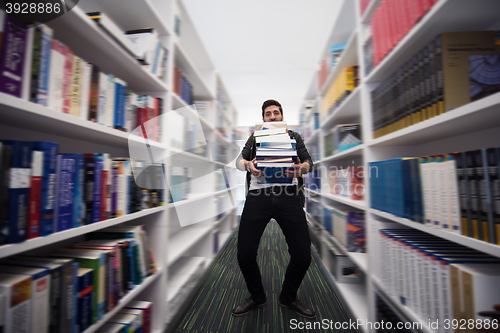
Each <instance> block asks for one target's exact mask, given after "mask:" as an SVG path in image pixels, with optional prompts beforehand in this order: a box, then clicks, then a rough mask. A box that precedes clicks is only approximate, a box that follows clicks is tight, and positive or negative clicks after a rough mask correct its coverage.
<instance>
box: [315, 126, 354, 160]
mask: <svg viewBox="0 0 500 333" xmlns="http://www.w3.org/2000/svg"><path fill="white" fill-rule="evenodd" d="M324 138H325V139H324V140H325V141H324V143H325V145H324V147H325V148H324V149H325V150H324V156H325V157H328V156H332V155H335V154H338V153H341V152H343V151H346V150H348V149H351V148H354V147H356V146H359V145H360V144H362V143H363V141H362V138H361V125H360V124H339V125H337V126H335V127H334V128H332V129H331V130H330V132H329V133H328V134H326V135H325V137H324Z"/></svg>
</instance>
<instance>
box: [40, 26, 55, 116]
mask: <svg viewBox="0 0 500 333" xmlns="http://www.w3.org/2000/svg"><path fill="white" fill-rule="evenodd" d="M39 28H40V30H41V32H42V41H41V47H40V68H39V70H38V93H37V96H36V103H38V104H41V105H43V106H48V105H49V83H50V64H51V59H50V57H51V54H52V51H51V49H52V35H53V30H52V29H51V28H50V27H48V26H47V25H45V24H42V25H40V26H39Z"/></svg>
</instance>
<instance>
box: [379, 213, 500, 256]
mask: <svg viewBox="0 0 500 333" xmlns="http://www.w3.org/2000/svg"><path fill="white" fill-rule="evenodd" d="M370 213H372V214H374V215H377V216H380V217H383V218H385V219H388V220H391V221H393V222H397V223H400V224H404V225H406V226H408V227H411V228H414V229H418V230H421V231H423V232H426V233H428V234H431V235H434V236H437V237H440V238H444V239H447V240H449V241H452V242H454V243H457V244H461V245H463V246H467V247H470V248H472V249H475V250H478V251H481V252H484V253H488V254H491V255H492V256H495V257H500V246H499V245H495V244H491V243H486V242H483V241H480V240H477V239H474V238H471V237H466V236H463V235H459V234H457V233H453V232H450V231H446V230H443V229H438V228H434V227H431V226H427V225H425V224H421V223H418V222H414V221H411V220H408V219H405V218H401V217H398V216H394V215H392V214H389V213H386V212H382V211H379V210H376V209H370Z"/></svg>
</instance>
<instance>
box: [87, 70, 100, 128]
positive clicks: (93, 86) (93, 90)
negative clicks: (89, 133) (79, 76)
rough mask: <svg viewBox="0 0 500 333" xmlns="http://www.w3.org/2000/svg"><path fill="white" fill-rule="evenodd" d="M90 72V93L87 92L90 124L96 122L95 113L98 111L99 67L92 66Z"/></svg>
mask: <svg viewBox="0 0 500 333" xmlns="http://www.w3.org/2000/svg"><path fill="white" fill-rule="evenodd" d="M91 66H92V68H91V70H90V92H89V118H88V120H90V121H92V122H94V123H95V122H97V113H98V110H99V91H100V89H99V77H100V75H99V74H100V72H99V67H97V66H96V65H94V64H92V65H91Z"/></svg>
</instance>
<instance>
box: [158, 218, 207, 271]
mask: <svg viewBox="0 0 500 333" xmlns="http://www.w3.org/2000/svg"><path fill="white" fill-rule="evenodd" d="M212 230H213V228H212V227H211V226H210V227H203V228H198V227H187V228H182V230H181V231H180V232H178V233H177V234H175V235H174V236H173V237H172V238H171V239H170V240H169V243H168V252H167V257H168V260H167V266H170V265H172V264H173V263H174V262H175V261H176V260H177V259H179V257H180V256H181V255H182V254H183V253H185V252H186V251H187V250H188V249H189V248H191V246H193V245H194V244H196V243H197V242H198V241H199V240H200V239H202V238H204V237H205V236H206V235H207V234H208V233H209V232H211V231H212Z"/></svg>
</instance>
